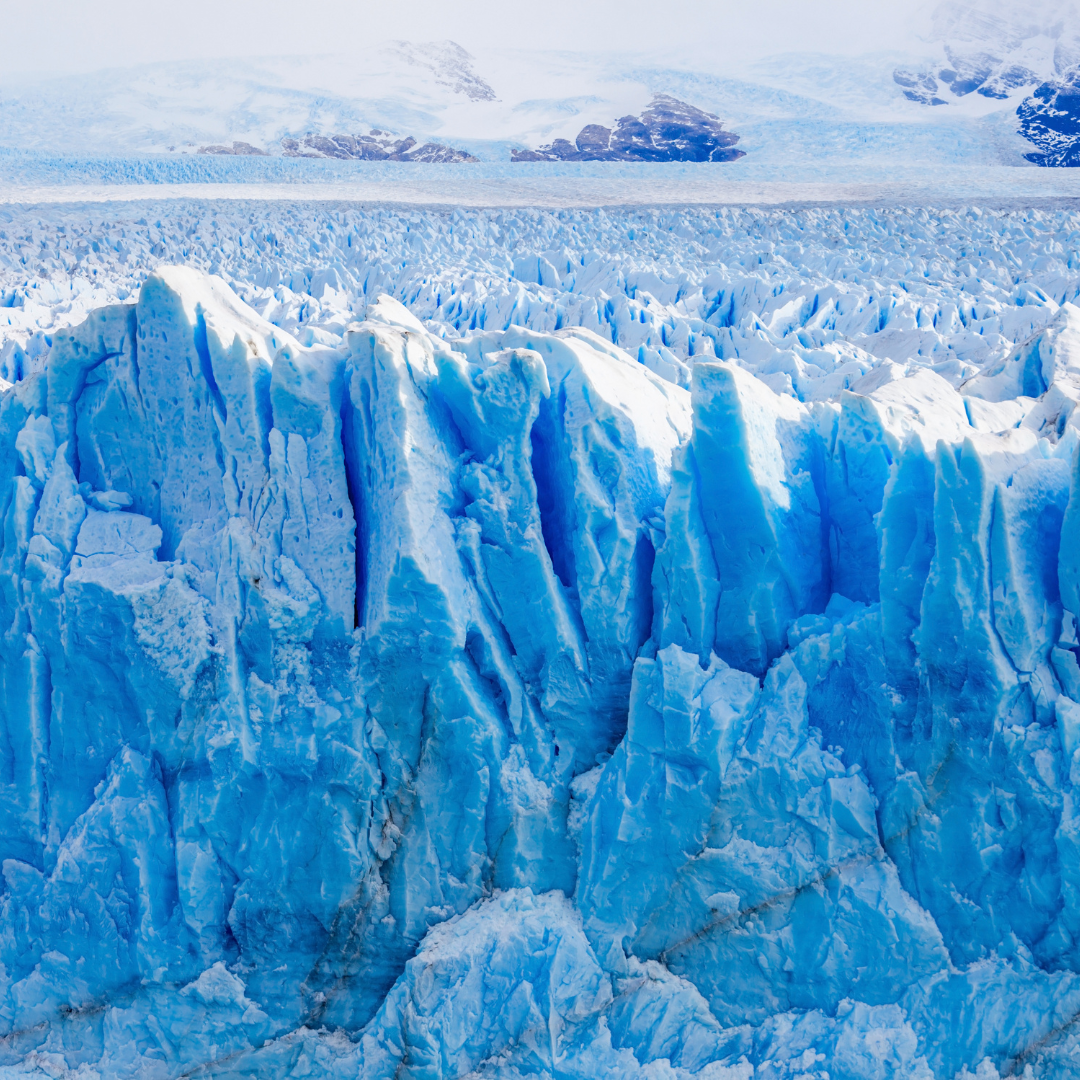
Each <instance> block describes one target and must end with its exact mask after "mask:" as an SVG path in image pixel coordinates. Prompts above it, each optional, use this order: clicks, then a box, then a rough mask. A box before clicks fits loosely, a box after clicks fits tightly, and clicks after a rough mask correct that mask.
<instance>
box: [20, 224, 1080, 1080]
mask: <svg viewBox="0 0 1080 1080" xmlns="http://www.w3.org/2000/svg"><path fill="white" fill-rule="evenodd" d="M0 290H2V292H0V298H2V299H0V304H2V305H3V306H0V335H2V341H3V345H2V346H0V349H2V351H0V364H2V374H3V377H4V378H5V379H6V380H7V381H8V382H10V383H12V385H11V386H9V387H8V388H7V389H5V390H4V391H3V394H2V397H0V458H2V462H3V464H2V465H0V478H2V479H0V484H2V485H4V486H3V487H2V489H0V491H2V494H0V512H2V515H3V519H2V532H0V543H2V546H0V626H2V628H3V634H4V637H3V648H2V650H0V680H2V681H0V702H2V708H0V793H2V797H0V859H2V864H0V867H2V880H3V892H2V894H0V1036H2V1037H0V1074H2V1075H4V1076H12V1077H14V1076H25V1075H38V1076H51V1077H60V1076H73V1077H79V1078H87V1080H89V1078H93V1077H109V1078H113V1077H153V1078H159V1077H160V1078H163V1080H164V1078H170V1080H171V1078H179V1077H182V1076H193V1075H204V1076H230V1077H241V1076H263V1077H265V1076H274V1077H278V1076H281V1077H286V1076H297V1077H299V1076H304V1077H349V1078H356V1077H362V1078H365V1080H374V1078H376V1077H380V1078H381V1077H386V1078H391V1077H411V1078H414V1080H420V1078H425V1080H435V1078H442V1080H449V1078H460V1080H464V1078H466V1077H468V1078H482V1077H487V1078H494V1077H500V1078H522V1077H526V1076H528V1077H549V1078H552V1080H554V1078H555V1077H559V1078H580V1080H593V1078H596V1077H601V1076H617V1077H628V1078H641V1080H646V1078H648V1080H678V1078H690V1077H702V1078H706V1080H780V1078H785V1080H786V1078H791V1080H794V1078H804V1080H810V1078H815V1080H822V1078H825V1077H829V1078H833V1080H866V1078H881V1080H886V1078H891V1077H898V1076H903V1077H912V1078H921V1080H931V1078H953V1077H966V1078H968V1080H971V1078H973V1077H976V1076H977V1077H979V1078H980V1080H990V1078H993V1077H1000V1076H1006V1075H1014V1076H1021V1075H1031V1076H1039V1077H1047V1078H1058V1077H1069V1076H1080V1025H1078V1024H1077V1023H1076V1018H1077V1016H1078V1015H1080V869H1078V868H1080V799H1078V794H1077V793H1078V790H1080V788H1078V785H1080V663H1078V659H1077V657H1078V652H1080V642H1078V639H1077V621H1076V620H1077V616H1078V615H1080V466H1078V461H1077V447H1078V444H1080V412H1078V411H1076V404H1077V402H1078V401H1080V307H1078V306H1076V305H1075V304H1074V301H1075V300H1076V299H1077V298H1078V296H1080V215H1078V214H1076V213H1073V212H1069V211H1063V210H1062V211H1005V210H996V211H990V210H978V209H968V210H956V211H952V210H946V211H928V210H925V209H919V210H870V209H863V210H845V209H842V208H833V209H802V210H795V209H775V210H762V209H758V210H752V209H747V210H737V209H730V208H728V209H721V210H716V209H711V210H705V209H697V210H689V209H682V210H675V209H672V210H620V211H615V210H610V211H585V210H573V211H572V210H566V211H539V210H516V211H512V210H502V211H469V210H462V209H458V210H433V209H427V210H415V211H408V210H402V209H400V208H399V209H395V208H369V209H362V208H358V207H352V208H348V207H343V206H336V207H335V206H321V207H319V206H312V205H301V204H293V205H271V204H266V203H263V204H233V205H226V204H217V205H215V204H205V203H204V204H199V203H183V204H167V205H165V204H163V205H159V206H158V207H156V208H153V207H150V208H148V207H146V206H141V207H134V208H132V207H119V208H102V207H89V208H88V207H83V208H78V207H58V208H52V209H48V210H40V209H39V210H33V209H19V208H8V209H4V210H3V211H2V217H0Z"/></svg>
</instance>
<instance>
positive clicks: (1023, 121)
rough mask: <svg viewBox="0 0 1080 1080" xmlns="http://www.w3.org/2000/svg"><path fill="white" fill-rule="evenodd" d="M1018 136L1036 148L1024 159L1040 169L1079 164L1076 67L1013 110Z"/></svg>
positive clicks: (1079, 94) (1078, 77)
mask: <svg viewBox="0 0 1080 1080" xmlns="http://www.w3.org/2000/svg"><path fill="white" fill-rule="evenodd" d="M1016 115H1017V117H1018V118H1019V120H1020V129H1019V130H1020V134H1021V135H1023V136H1024V138H1025V139H1027V140H1029V141H1030V142H1033V143H1034V144H1035V146H1036V147H1037V148H1038V149H1037V150H1035V151H1034V152H1032V153H1030V154H1025V155H1024V156H1025V157H1026V158H1027V159H1028V161H1032V162H1034V163H1035V164H1036V165H1043V166H1051V167H1053V166H1058V167H1060V166H1077V165H1080V67H1075V68H1073V69H1072V70H1071V71H1069V72H1066V74H1065V75H1064V76H1063V77H1062V78H1061V79H1057V80H1054V81H1052V82H1045V83H1043V84H1042V86H1040V87H1039V88H1038V89H1037V90H1036V91H1035V93H1034V94H1033V95H1032V96H1031V97H1029V98H1028V99H1027V100H1026V101H1024V102H1023V103H1022V104H1021V106H1020V108H1019V109H1017V110H1016Z"/></svg>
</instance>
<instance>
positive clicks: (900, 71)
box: [893, 46, 1039, 105]
mask: <svg viewBox="0 0 1080 1080" xmlns="http://www.w3.org/2000/svg"><path fill="white" fill-rule="evenodd" d="M945 53H946V56H947V58H948V62H949V66H948V67H942V68H941V69H940V70H938V71H936V72H930V71H908V70H906V69H904V68H897V69H896V70H895V71H894V72H893V81H894V82H895V83H896V84H897V85H898V86H900V87H902V88H903V90H904V97H906V98H907V99H908V100H909V101H917V102H920V103H921V104H923V105H946V104H948V102H947V100H946V99H945V98H943V97H941V96H940V95H942V94H945V93H947V92H949V93H951V94H952V95H953V96H954V97H958V98H960V97H966V96H967V95H968V94H971V93H977V94H981V95H982V96H983V97H988V98H999V99H1001V100H1005V99H1007V98H1008V97H1009V94H1010V93H1011V92H1012V91H1014V90H1018V89H1019V88H1020V87H1022V86H1030V85H1031V84H1033V83H1036V82H1038V81H1039V77H1038V75H1036V74H1035V72H1034V71H1032V70H1031V69H1030V68H1027V67H1024V66H1023V65H1022V64H1014V63H1010V62H1009V61H1008V59H1002V58H1001V57H1000V56H994V55H992V54H990V53H976V54H973V55H967V56H965V55H963V54H960V53H958V52H957V51H956V50H954V49H952V48H950V47H949V46H946V47H945ZM938 80H940V83H939V81H938Z"/></svg>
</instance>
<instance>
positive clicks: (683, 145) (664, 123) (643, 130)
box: [512, 94, 745, 161]
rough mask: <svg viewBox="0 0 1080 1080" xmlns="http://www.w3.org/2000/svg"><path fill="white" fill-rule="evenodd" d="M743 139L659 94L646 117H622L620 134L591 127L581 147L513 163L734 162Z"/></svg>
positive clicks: (562, 143) (529, 153) (558, 147)
mask: <svg viewBox="0 0 1080 1080" xmlns="http://www.w3.org/2000/svg"><path fill="white" fill-rule="evenodd" d="M738 141H739V136H738V135H735V134H733V133H732V132H730V131H724V125H723V122H722V121H721V120H720V119H719V118H718V117H716V116H713V115H712V114H711V113H707V112H704V111H702V110H701V109H696V108H694V106H693V105H687V104H686V102H685V101H679V100H678V98H674V97H671V96H670V95H668V94H656V95H655V96H654V97H653V100H652V103H651V104H650V105H649V107H648V108H647V109H646V110H645V111H644V112H643V113H642V114H641V116H623V117H621V118H620V119H619V120H617V121H616V123H615V128H614V130H612V129H611V128H607V127H604V126H603V125H601V124H587V125H586V126H585V127H583V128H582V129H581V131H580V133H579V134H578V137H577V140H576V145H575V144H574V143H571V142H570V140H569V139H556V140H555V141H554V142H553V143H551V144H549V145H548V146H541V147H540V148H539V149H538V150H514V151H512V155H513V159H514V161H735V160H736V159H737V158H741V157H744V156H745V155H744V154H743V151H741V150H736V149H734V145H735V143H737V142H738Z"/></svg>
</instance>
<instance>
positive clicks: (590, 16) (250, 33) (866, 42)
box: [0, 0, 936, 73]
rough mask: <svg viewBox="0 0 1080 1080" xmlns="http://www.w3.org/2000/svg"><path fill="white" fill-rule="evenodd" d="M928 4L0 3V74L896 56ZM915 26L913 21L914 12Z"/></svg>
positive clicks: (779, 0)
mask: <svg viewBox="0 0 1080 1080" xmlns="http://www.w3.org/2000/svg"><path fill="white" fill-rule="evenodd" d="M934 6H936V4H935V3H930V4H927V3H920V2H918V0H917V2H916V3H896V2H894V0H536V2H531V3H530V2H523V0H415V2H412V3H400V2H394V0H41V2H38V3H32V2H31V3H28V2H27V0H0V36H2V37H3V40H4V45H5V48H4V69H5V71H6V72H9V73H10V72H12V71H42V72H44V71H49V72H56V73H66V72H85V71H93V70H97V69H100V68H105V67H127V66H130V65H134V64H143V63H152V62H154V61H167V60H184V59H197V58H205V57H228V56H265V55H280V54H290V53H325V52H355V54H356V59H357V63H358V64H362V63H363V56H364V45H365V42H370V41H377V40H381V39H385V38H406V39H409V40H413V41H428V40H434V39H441V38H451V39H453V40H454V41H457V42H458V43H459V44H460V45H463V46H464V47H465V48H466V49H470V50H477V49H481V50H482V49H487V48H501V47H517V48H536V49H572V50H574V51H593V50H597V51H600V50H603V51H607V50H633V51H646V52H666V53H670V52H672V51H683V50H685V52H686V53H687V55H688V58H689V57H693V59H694V60H695V61H697V62H699V63H700V62H701V61H704V62H706V63H707V62H708V61H709V59H710V57H715V58H716V62H717V64H718V65H721V64H723V63H724V60H725V57H727V58H730V57H731V55H732V54H733V53H734V54H737V55H739V56H740V57H741V58H743V59H745V58H746V57H747V56H755V55H768V54H771V53H778V52H788V51H791V50H800V51H802V50H805V51H822V52H833V53H843V54H857V53H863V52H868V51H877V50H892V49H897V48H904V47H905V46H906V45H908V44H910V43H912V41H913V31H914V29H915V25H914V24H915V23H917V22H918V23H921V26H922V28H925V27H926V25H927V17H928V10H927V9H929V8H932V7H934ZM919 15H921V16H922V18H921V19H919V18H918V16H919Z"/></svg>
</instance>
